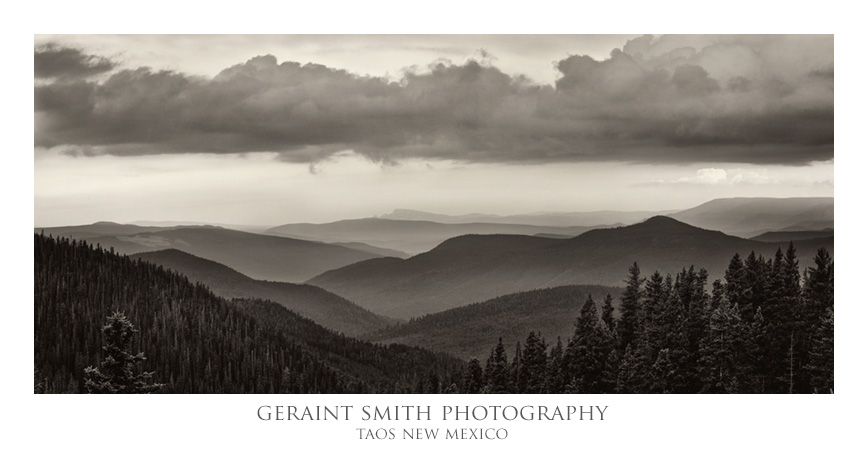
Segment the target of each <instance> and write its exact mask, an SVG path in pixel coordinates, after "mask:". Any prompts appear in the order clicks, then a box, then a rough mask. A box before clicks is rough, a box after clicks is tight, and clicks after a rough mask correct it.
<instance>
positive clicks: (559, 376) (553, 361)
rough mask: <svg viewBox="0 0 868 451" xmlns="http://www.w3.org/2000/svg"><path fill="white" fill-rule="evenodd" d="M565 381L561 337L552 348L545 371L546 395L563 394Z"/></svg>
mask: <svg viewBox="0 0 868 451" xmlns="http://www.w3.org/2000/svg"><path fill="white" fill-rule="evenodd" d="M565 384H566V381H565V376H564V345H563V343H562V342H561V337H558V341H557V343H556V344H555V345H554V346H553V347H552V350H551V353H550V355H549V359H548V366H547V369H546V393H563V392H564V387H565Z"/></svg>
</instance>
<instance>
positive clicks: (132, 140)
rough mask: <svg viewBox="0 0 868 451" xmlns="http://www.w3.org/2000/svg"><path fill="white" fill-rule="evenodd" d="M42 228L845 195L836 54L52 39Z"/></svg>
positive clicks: (769, 41)
mask: <svg viewBox="0 0 868 451" xmlns="http://www.w3.org/2000/svg"><path fill="white" fill-rule="evenodd" d="M34 62H35V66H34V73H35V76H36V79H35V82H34V84H35V105H36V111H35V117H34V119H35V125H36V127H35V136H34V141H35V151H34V164H35V188H34V189H35V224H36V225H37V226H52V225H62V224H81V223H90V222H95V221H99V220H111V221H118V222H129V221H135V220H183V221H202V222H222V223H247V224H282V223H290V222H325V221H332V220H338V219H345V218H355V217H368V216H373V215H378V214H382V213H387V212H389V211H391V210H393V209H395V208H412V209H419V210H426V211H432V212H437V213H448V214H462V213H472V212H478V213H496V214H512V213H527V212H533V211H592V210H604V209H609V210H664V209H678V208H688V207H691V206H695V205H697V204H699V203H702V202H705V201H708V200H710V199H713V198H719V197H736V196H772V197H790V196H831V195H833V187H834V177H833V152H834V134H833V125H834V104H833V86H834V59H833V40H832V37H831V36H684V35H678V36H656V37H651V36H615V35H606V36H539V35H537V36H534V35H520V36H481V35H480V36H328V35H324V36H180V37H179V36H107V35H99V36H85V35H77V36H37V37H36V39H35V53H34Z"/></svg>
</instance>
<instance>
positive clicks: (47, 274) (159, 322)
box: [34, 235, 461, 393]
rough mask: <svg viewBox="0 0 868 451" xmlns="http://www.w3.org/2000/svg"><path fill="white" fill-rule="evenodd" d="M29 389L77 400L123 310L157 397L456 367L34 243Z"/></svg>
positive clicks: (326, 384)
mask: <svg viewBox="0 0 868 451" xmlns="http://www.w3.org/2000/svg"><path fill="white" fill-rule="evenodd" d="M34 238H35V271H34V276H35V277H34V286H35V293H34V320H35V322H34V380H35V384H34V385H35V389H37V390H39V392H44V393H81V392H82V391H83V390H84V379H85V374H84V369H85V368H86V367H87V366H90V365H97V364H98V363H99V362H100V361H101V360H102V358H103V357H104V356H103V355H102V354H103V353H102V351H101V347H102V346H103V344H104V339H103V333H102V326H103V324H104V323H105V321H106V317H107V316H109V315H112V314H113V313H114V312H122V313H123V314H124V315H125V316H126V317H127V318H128V319H129V321H130V322H132V324H133V326H134V327H135V329H136V330H137V332H136V333H135V334H134V336H133V339H132V349H131V350H132V351H133V352H138V351H141V352H143V353H144V355H145V357H146V360H145V361H144V362H142V363H140V364H139V366H138V369H137V371H153V372H154V380H155V381H156V382H159V383H164V384H166V386H165V387H164V388H163V389H162V390H161V391H162V392H164V393H366V392H378V393H379V392H385V393H396V392H410V391H413V390H416V389H417V388H418V387H420V386H421V385H422V384H423V383H427V382H428V380H429V378H430V377H437V378H439V380H441V381H443V382H444V383H447V384H448V383H450V380H449V378H450V377H451V375H452V374H454V373H455V371H456V370H458V369H460V367H461V362H460V361H457V360H456V359H454V358H451V357H448V356H445V355H442V354H435V353H433V352H430V351H427V350H423V349H419V348H414V347H408V346H401V345H389V346H383V345H375V344H371V343H369V342H366V341H361V340H357V339H353V338H348V337H345V336H343V335H341V334H336V333H334V332H332V331H329V330H327V329H325V328H323V327H322V326H320V325H318V324H316V323H314V322H313V321H311V320H309V319H307V318H303V317H301V316H299V315H298V314H296V313H293V312H291V311H289V310H287V309H286V308H284V307H283V306H280V305H278V304H276V303H273V302H268V301H263V300H256V299H253V300H234V301H228V300H226V299H224V298H222V297H219V296H216V295H215V294H213V293H212V292H211V291H209V290H208V288H207V287H205V286H204V285H202V284H193V283H192V282H190V281H189V280H187V278H185V277H184V276H182V275H179V274H177V273H175V272H172V271H168V270H166V269H163V268H160V267H158V266H156V265H155V264H153V263H149V262H144V261H142V260H140V259H132V258H130V257H127V256H120V255H117V254H114V253H111V252H108V251H106V250H104V249H96V248H94V247H92V246H90V245H88V244H86V243H83V242H76V243H72V242H71V241H70V240H69V239H66V238H61V239H53V238H48V237H46V236H42V235H35V237H34Z"/></svg>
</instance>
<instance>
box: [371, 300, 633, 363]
mask: <svg viewBox="0 0 868 451" xmlns="http://www.w3.org/2000/svg"><path fill="white" fill-rule="evenodd" d="M620 293H621V289H620V288H613V287H603V286H593V285H592V286H575V285H571V286H565V287H555V288H546V289H542V290H533V291H527V292H521V293H513V294H508V295H505V296H500V297H497V298H495V299H490V300H488V301H485V302H480V303H474V304H470V305H467V306H464V307H458V308H454V309H450V310H446V311H444V312H439V313H432V314H430V315H425V316H423V317H421V318H417V319H413V320H411V321H410V322H408V323H406V324H401V325H398V326H394V327H390V328H387V329H383V330H380V331H376V332H374V333H371V334H368V335H365V336H364V338H366V339H370V340H371V341H374V342H377V343H383V344H390V343H399V344H406V345H411V346H420V347H424V348H427V349H431V350H435V351H441V352H447V353H449V354H452V355H454V356H456V357H460V358H462V359H469V358H471V357H476V358H478V359H480V360H481V361H485V357H487V356H488V353H489V351H490V350H491V346H492V343H496V342H497V339H498V338H503V342H504V343H505V344H509V345H511V344H513V343H516V342H517V341H521V342H524V340H525V338H527V334H528V332H529V331H536V332H541V333H542V336H543V337H545V338H546V340H548V341H549V343H551V344H554V342H555V341H557V338H558V337H561V339H562V340H563V342H564V345H566V343H567V342H568V341H569V339H570V337H572V335H573V331H574V330H575V321H576V317H578V315H579V312H580V310H581V308H582V305H583V304H584V302H585V300H586V299H587V297H588V294H590V295H592V296H593V297H594V300H595V301H596V302H597V306H598V308H599V307H601V306H602V304H603V299H605V297H606V295H607V294H609V295H611V296H612V298H613V305H614V306H615V308H616V310H615V311H616V312H617V306H618V304H619V299H618V298H619V296H620Z"/></svg>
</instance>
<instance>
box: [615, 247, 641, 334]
mask: <svg viewBox="0 0 868 451" xmlns="http://www.w3.org/2000/svg"><path fill="white" fill-rule="evenodd" d="M629 272H630V275H629V276H628V277H627V279H626V280H625V281H624V282H625V283H626V284H627V287H626V288H625V289H624V292H623V294H621V305H620V310H621V318H620V319H619V320H618V338H619V340H620V344H619V349H621V350H624V349H626V348H627V346H628V345H630V344H631V343H633V340H634V339H635V338H636V333H637V332H638V330H639V309H640V307H641V304H640V303H641V299H642V295H643V293H642V283H643V282H644V281H643V280H642V279H641V278H640V277H639V265H638V264H637V263H636V262H633V266H631V267H630V270H629Z"/></svg>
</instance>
